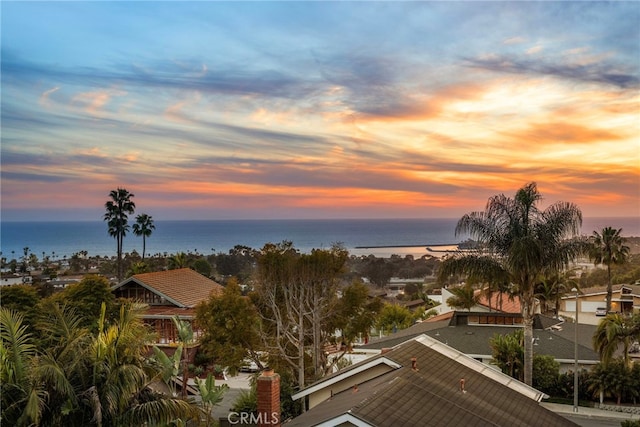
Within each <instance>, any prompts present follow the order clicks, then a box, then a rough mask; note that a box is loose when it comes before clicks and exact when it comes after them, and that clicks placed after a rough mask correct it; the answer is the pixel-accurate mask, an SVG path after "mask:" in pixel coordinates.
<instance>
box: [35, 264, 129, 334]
mask: <svg viewBox="0 0 640 427" xmlns="http://www.w3.org/2000/svg"><path fill="white" fill-rule="evenodd" d="M52 304H60V305H65V306H67V307H69V308H72V309H74V310H75V312H76V314H77V316H78V317H79V318H80V319H81V321H82V326H83V327H86V328H89V330H91V331H95V330H96V328H97V327H98V321H99V319H100V309H101V307H102V305H103V304H104V305H105V307H106V313H107V316H108V319H110V318H111V317H113V316H114V315H115V314H116V313H117V304H116V301H115V297H114V296H113V293H112V292H111V284H110V283H109V281H108V280H107V279H106V278H105V277H103V276H96V275H93V274H89V275H86V276H84V278H83V279H82V280H81V281H80V282H78V283H73V284H71V285H69V286H68V287H67V288H65V289H64V290H63V291H62V292H58V293H55V294H53V295H52V296H50V297H48V298H46V299H44V300H42V301H41V302H40V306H39V307H40V310H41V311H47V310H49V309H50V307H51V305H52Z"/></svg>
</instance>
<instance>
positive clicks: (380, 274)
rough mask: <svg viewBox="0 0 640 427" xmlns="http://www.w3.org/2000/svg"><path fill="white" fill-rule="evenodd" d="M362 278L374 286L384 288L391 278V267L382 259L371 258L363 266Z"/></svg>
mask: <svg viewBox="0 0 640 427" xmlns="http://www.w3.org/2000/svg"><path fill="white" fill-rule="evenodd" d="M364 276H365V277H366V278H368V279H369V281H370V282H371V283H373V284H374V285H376V286H378V287H380V288H384V287H385V286H387V285H388V284H389V280H391V277H392V276H393V265H392V264H391V263H390V262H387V261H386V260H385V259H384V258H375V257H374V258H372V259H370V260H369V262H368V263H367V264H366V265H365V269H364Z"/></svg>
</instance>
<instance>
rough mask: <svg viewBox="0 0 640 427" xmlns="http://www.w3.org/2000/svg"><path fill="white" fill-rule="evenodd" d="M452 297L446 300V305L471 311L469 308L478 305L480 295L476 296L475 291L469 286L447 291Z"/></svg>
mask: <svg viewBox="0 0 640 427" xmlns="http://www.w3.org/2000/svg"><path fill="white" fill-rule="evenodd" d="M448 291H449V292H451V293H452V294H453V296H451V297H449V298H447V301H446V303H447V305H448V306H449V307H452V308H462V309H467V310H469V311H471V308H472V307H473V306H475V305H477V304H478V302H479V301H480V295H479V294H478V295H476V293H475V289H473V287H472V286H471V285H469V284H466V285H464V286H458V287H456V288H451V289H448Z"/></svg>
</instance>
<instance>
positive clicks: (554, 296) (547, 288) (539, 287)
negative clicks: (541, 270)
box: [535, 270, 579, 317]
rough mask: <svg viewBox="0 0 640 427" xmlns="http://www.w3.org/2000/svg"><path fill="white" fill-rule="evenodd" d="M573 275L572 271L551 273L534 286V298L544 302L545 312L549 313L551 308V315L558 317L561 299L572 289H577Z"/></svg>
mask: <svg viewBox="0 0 640 427" xmlns="http://www.w3.org/2000/svg"><path fill="white" fill-rule="evenodd" d="M574 274H575V272H574V271H573V270H569V271H566V272H564V273H558V272H552V273H550V274H547V275H546V276H545V277H543V278H542V280H541V281H540V282H539V283H537V284H536V294H535V296H536V297H537V298H539V299H541V300H543V301H544V305H545V311H549V307H550V306H551V307H553V315H554V316H555V317H557V316H558V312H559V311H560V300H561V299H562V297H563V296H564V295H565V294H567V292H569V290H571V289H573V288H577V289H579V286H578V283H577V282H576V280H575V279H574Z"/></svg>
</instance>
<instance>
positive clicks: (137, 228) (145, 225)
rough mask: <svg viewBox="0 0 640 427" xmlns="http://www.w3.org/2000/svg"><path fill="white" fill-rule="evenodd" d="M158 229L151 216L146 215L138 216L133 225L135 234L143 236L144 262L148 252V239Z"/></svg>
mask: <svg viewBox="0 0 640 427" xmlns="http://www.w3.org/2000/svg"><path fill="white" fill-rule="evenodd" d="M155 229H156V226H155V224H154V223H153V218H152V217H151V215H147V214H145V213H143V214H140V215H138V216H136V222H135V224H133V234H135V235H136V236H138V237H139V236H142V261H144V253H145V250H146V243H147V241H146V239H147V237H149V236H151V233H152V232H153V230H155Z"/></svg>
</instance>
